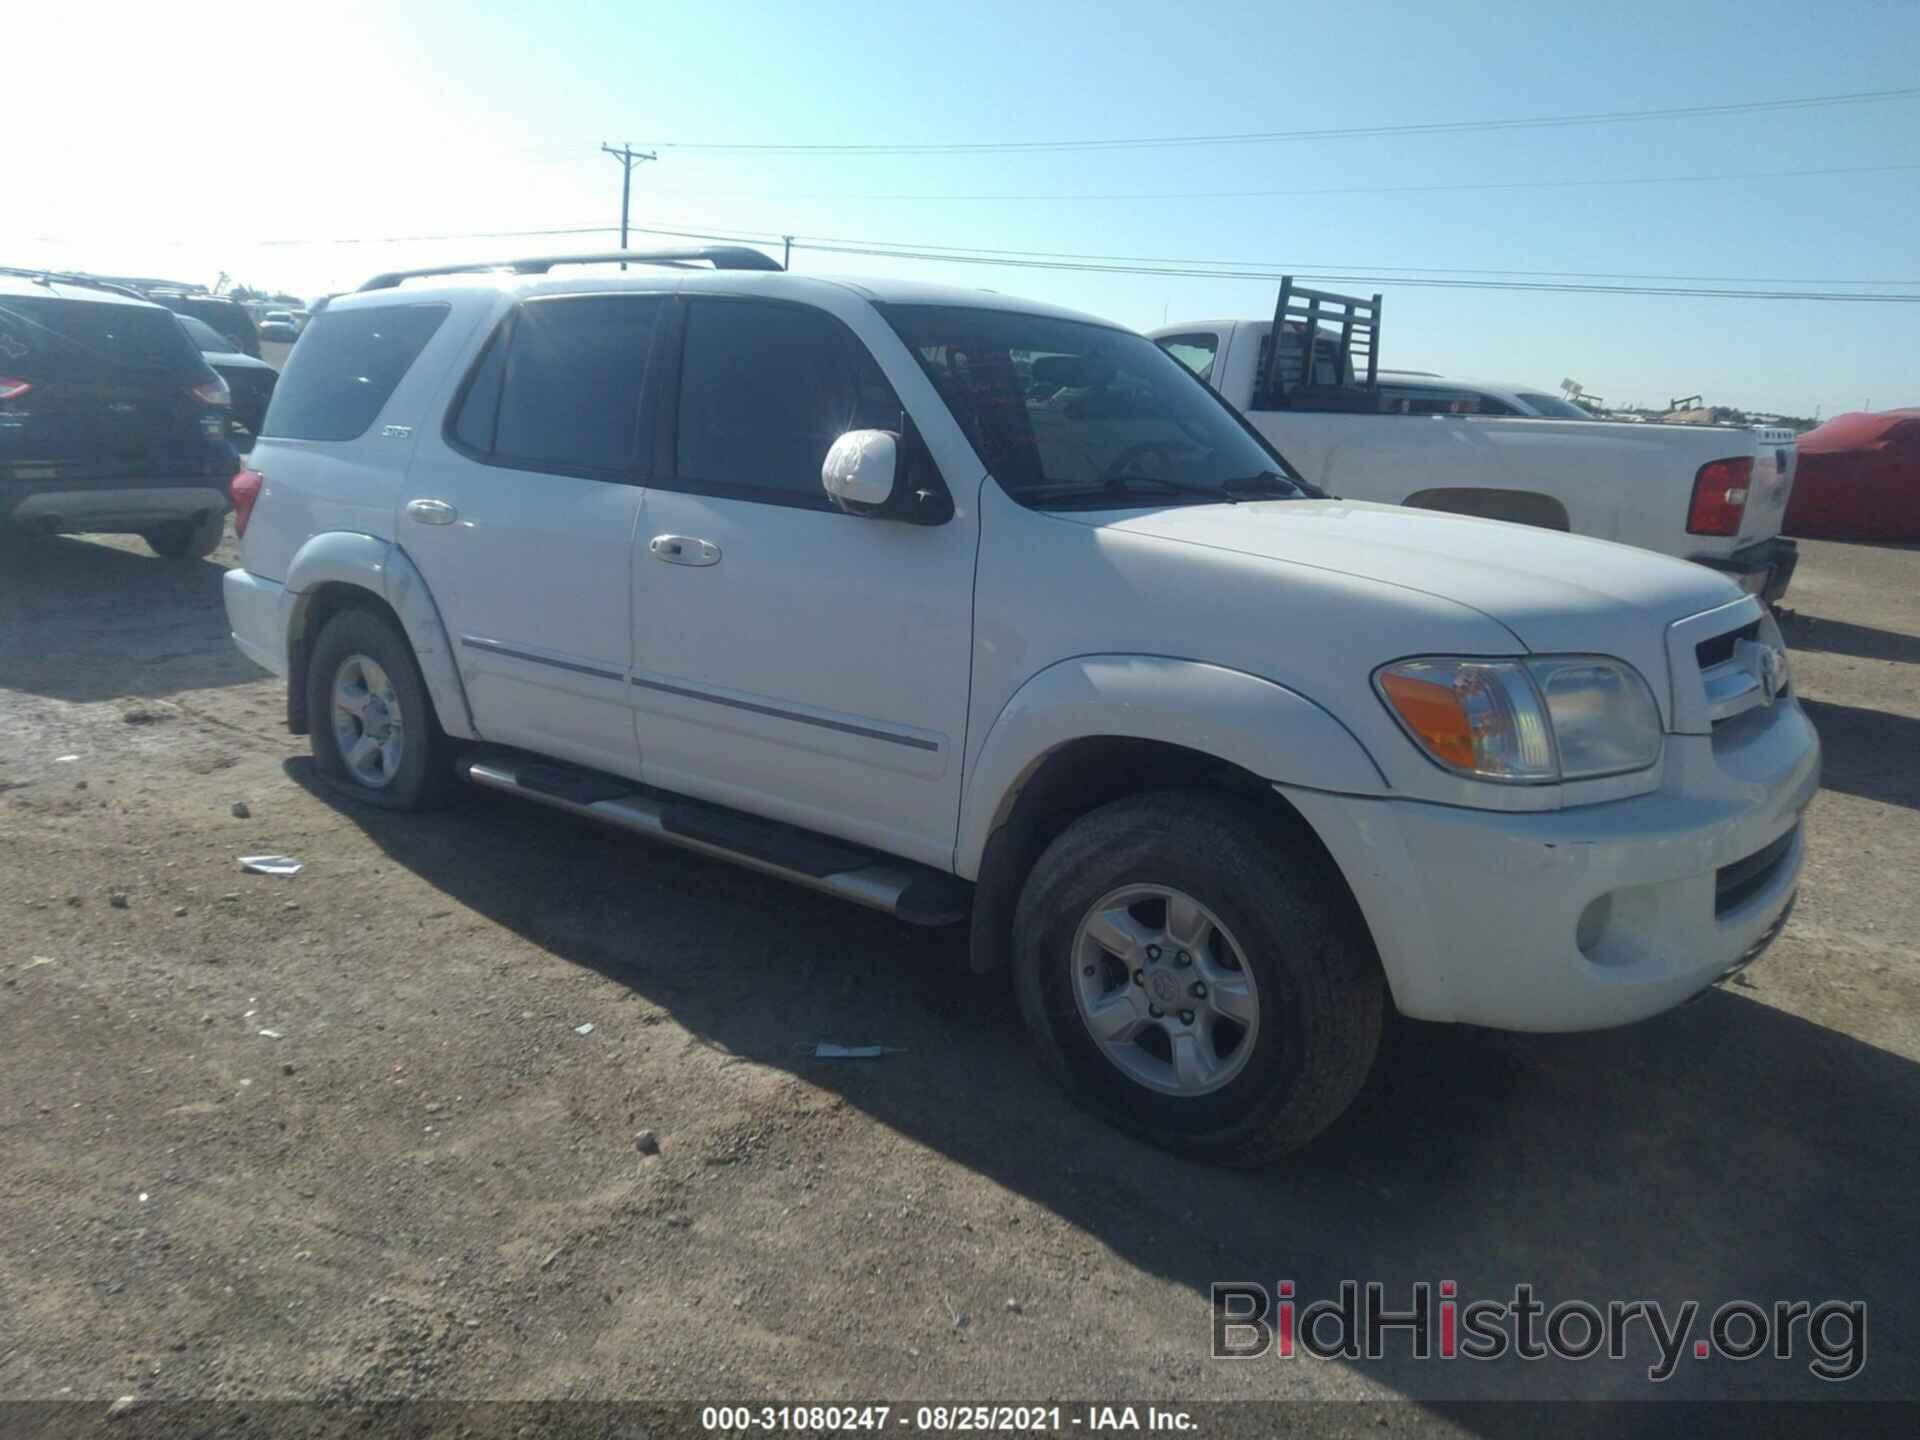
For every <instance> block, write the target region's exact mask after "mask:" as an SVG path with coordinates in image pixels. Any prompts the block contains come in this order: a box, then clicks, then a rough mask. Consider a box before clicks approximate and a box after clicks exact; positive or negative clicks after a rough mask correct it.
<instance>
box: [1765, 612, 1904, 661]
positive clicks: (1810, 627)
mask: <svg viewBox="0 0 1920 1440" xmlns="http://www.w3.org/2000/svg"><path fill="white" fill-rule="evenodd" d="M1781 628H1782V629H1783V631H1784V632H1785V635H1786V641H1787V644H1788V645H1789V646H1790V647H1791V648H1793V649H1795V650H1817V651H1821V652H1823V653H1825V654H1828V655H1852V656H1855V657H1857V658H1859V659H1862V660H1895V661H1899V662H1900V663H1902V664H1907V665H1915V664H1920V635H1904V634H1902V633H1901V632H1899V631H1898V630H1881V629H1878V628H1877V627H1875V626H1872V625H1855V624H1853V623H1852V622H1851V621H1847V620H1827V619H1823V618H1822V617H1820V616H1816V615H1806V614H1802V613H1799V612H1795V613H1794V614H1792V615H1790V616H1788V617H1787V618H1786V621H1785V623H1784V624H1783V625H1782V627H1781Z"/></svg>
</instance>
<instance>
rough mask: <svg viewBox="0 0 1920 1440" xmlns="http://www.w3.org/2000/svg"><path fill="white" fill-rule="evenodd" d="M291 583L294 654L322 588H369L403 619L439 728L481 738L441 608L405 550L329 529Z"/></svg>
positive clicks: (296, 563) (294, 569)
mask: <svg viewBox="0 0 1920 1440" xmlns="http://www.w3.org/2000/svg"><path fill="white" fill-rule="evenodd" d="M286 584H287V595H288V597H289V601H290V605H289V611H288V615H287V636H288V653H289V654H292V653H293V651H294V642H295V641H296V640H297V638H298V637H299V636H300V635H302V634H303V633H304V632H305V630H306V624H307V610H308V606H309V605H311V604H312V601H313V597H314V595H315V593H316V592H317V591H318V590H319V589H320V587H321V586H323V585H328V584H342V585H353V586H357V587H358V588H360V589H362V590H370V591H372V592H373V593H374V594H375V595H378V596H380V597H381V598H382V599H383V600H385V601H386V602H387V604H388V605H390V606H392V607H393V612H394V614H396V615H398V616H399V617H400V626H401V628H402V629H403V630H405V631H406V632H407V639H408V640H409V641H410V642H411V643H412V645H413V653H414V655H415V656H416V657H417V658H418V660H419V661H420V674H421V675H422V677H424V678H425V680H426V682H427V693H428V694H429V695H431V696H432V697H433V708H434V712H435V714H436V715H438V717H439V720H440V728H441V729H443V730H445V731H446V732H447V734H449V735H452V736H454V737H455V738H457V739H461V740H477V739H480V738H481V736H480V732H479V731H478V730H477V729H475V728H474V724H473V712H472V710H471V709H470V708H469V707H468V705H467V691H466V686H465V684H463V683H462V681H461V679H460V670H459V666H458V665H457V664H456V663H455V660H454V651H453V646H452V644H451V643H450V642H449V640H448V637H447V628H446V625H445V624H444V623H443V622H442V620H441V618H440V608H439V606H437V605H435V604H434V601H433V595H432V594H431V593H430V592H429V591H428V589H427V582H426V581H425V580H424V579H422V578H421V575H420V572H419V570H418V569H416V568H415V567H414V563H413V561H412V560H410V559H408V558H407V552H406V551H404V550H402V549H401V548H400V547H399V546H397V545H395V544H393V543H392V542H391V541H388V540H380V539H376V538H375V537H374V536H372V535H360V534H355V533H351V532H347V531H330V532H328V533H326V534H321V535H316V536H314V537H313V538H312V539H311V540H309V541H307V542H306V544H304V545H302V546H301V547H300V548H299V550H297V551H295V552H294V556H293V561H292V563H291V564H290V565H289V566H288V567H287V582H286Z"/></svg>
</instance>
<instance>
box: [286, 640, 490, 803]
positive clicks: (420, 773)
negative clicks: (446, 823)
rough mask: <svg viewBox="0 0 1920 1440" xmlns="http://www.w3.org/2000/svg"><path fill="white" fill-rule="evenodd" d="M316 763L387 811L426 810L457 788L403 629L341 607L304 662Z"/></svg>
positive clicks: (336, 784)
mask: <svg viewBox="0 0 1920 1440" xmlns="http://www.w3.org/2000/svg"><path fill="white" fill-rule="evenodd" d="M306 683H307V723H308V725H309V727H310V729H311V739H312V743H313V759H314V763H315V765H317V766H318V767H319V769H320V773H321V775H322V776H324V777H325V778H326V779H327V781H328V782H329V783H331V784H332V785H333V786H334V788H335V789H337V790H342V791H344V792H346V793H347V794H349V795H351V796H353V798H355V799H356V800H361V801H364V802H365V803H367V804H369V805H378V806H380V807H381V808H382V809H386V810H425V809H429V808H431V807H433V806H435V805H438V804H440V803H442V802H444V801H445V799H446V797H447V795H448V793H449V792H450V791H451V790H452V789H453V783H454V779H453V766H452V760H451V756H450V755H449V754H448V751H449V750H450V748H451V747H450V746H449V744H448V742H447V737H446V735H445V734H444V733H443V732H442V731H441V729H440V726H439V722H438V721H437V720H436V719H435V717H434V713H433V702H432V700H431V699H430V698H429V696H428V695H427V683H426V681H425V680H424V679H422V678H421V675H420V666H419V663H418V662H417V661H416V660H415V659H414V657H413V647H412V645H410V644H409V643H408V642H407V637H406V635H405V634H404V633H403V632H402V631H401V629H400V627H399V626H398V625H396V624H394V622H393V621H391V620H389V619H388V618H387V617H386V616H384V615H379V614H376V613H374V612H373V611H371V610H358V609H356V610H342V611H341V612H340V613H339V614H337V615H335V616H334V617H333V618H332V619H330V620H329V621H327V623H326V624H325V625H324V626H322V627H321V630H320V635H319V637H318V638H317V639H316V640H315V641H314V643H313V653H312V656H311V658H310V659H309V660H308V662H307V676H306Z"/></svg>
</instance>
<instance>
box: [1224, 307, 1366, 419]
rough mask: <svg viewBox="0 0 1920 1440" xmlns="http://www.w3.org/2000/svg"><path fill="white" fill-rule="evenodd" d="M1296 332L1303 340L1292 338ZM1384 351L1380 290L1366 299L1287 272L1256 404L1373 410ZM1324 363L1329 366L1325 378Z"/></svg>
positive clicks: (1257, 406)
mask: <svg viewBox="0 0 1920 1440" xmlns="http://www.w3.org/2000/svg"><path fill="white" fill-rule="evenodd" d="M1323 326H1325V327H1326V328H1322V327H1323ZM1295 336H1298V337H1299V340H1298V343H1288V342H1290V341H1292V339H1293V337H1295ZM1379 352H1380V297H1379V296H1378V295H1375V296H1374V297H1373V298H1372V299H1371V300H1362V299H1361V298H1359V297H1358V296H1356V295H1336V294H1334V293H1333V292H1332V291H1330V290H1309V289H1307V288H1306V287H1304V286H1300V285H1295V284H1294V283H1293V277H1292V276H1291V275H1283V276H1281V278H1280V298H1279V301H1278V302H1277V303H1276V304H1275V305H1274V307H1273V330H1272V332H1271V333H1270V334H1269V335H1268V337H1267V343H1266V346H1265V347H1264V349H1263V352H1262V354H1261V357H1260V360H1261V364H1260V372H1259V374H1258V376H1257V377H1256V379H1255V381H1254V387H1253V408H1254V409H1256V410H1291V409H1296V408H1302V409H1304V408H1312V409H1316V410H1335V409H1338V410H1370V409H1373V408H1375V407H1376V406H1377V404H1378V396H1379V378H1380V369H1379V366H1380V354H1379ZM1363 362H1364V364H1363ZM1323 368H1327V369H1329V370H1330V373H1328V374H1326V375H1325V376H1324V378H1323V376H1322V373H1321V372H1322V369H1323ZM1362 374H1364V375H1365V377H1366V378H1365V379H1364V380H1362V379H1361V378H1360V376H1361V375H1362ZM1303 402H1307V403H1303Z"/></svg>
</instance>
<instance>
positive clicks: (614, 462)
mask: <svg viewBox="0 0 1920 1440" xmlns="http://www.w3.org/2000/svg"><path fill="white" fill-rule="evenodd" d="M665 304H666V297H665V296H661V295H568V296H562V297H560V298H557V299H552V300H530V301H528V302H527V303H526V304H524V305H522V306H521V307H520V309H519V310H518V311H517V312H516V313H515V315H514V317H513V320H512V322H511V324H510V325H509V327H508V328H507V329H506V331H505V332H504V333H503V334H502V335H497V336H495V337H494V341H493V343H492V345H490V346H489V347H488V354H487V356H486V357H485V358H484V359H483V360H482V361H481V365H480V368H479V370H478V371H476V372H475V374H474V379H473V384H472V385H471V386H470V387H469V389H468V391H467V397H466V403H465V404H463V405H462V407H461V414H460V418H459V420H458V421H457V422H456V424H455V432H454V433H455V436H456V438H459V439H461V440H462V442H463V443H469V444H470V445H471V448H473V449H476V450H491V452H492V459H493V460H495V461H496V462H497V463H499V464H502V465H513V466H515V467H517V468H522V469H528V470H558V471H573V470H589V471H609V470H611V471H624V470H629V469H631V468H632V466H633V465H634V463H635V461H636V460H637V458H638V456H639V453H640V450H639V445H640V394H641V391H642V390H643V389H644V387H645V385H646V379H647V355H648V352H649V351H650V350H651V349H652V348H653V332H654V328H655V327H656V326H657V325H658V324H659V321H660V314H661V308H662V307H663V306H664V305H665ZM301 343H302V344H305V343H306V342H305V341H304V340H303V341H302V342H301ZM502 350H504V352H505V353H504V354H503V355H502V356H500V360H501V361H504V365H503V366H502V365H501V364H500V363H499V362H498V361H496V358H495V353H494V352H497V351H502ZM489 390H492V391H494V392H495V394H496V395H497V401H496V402H495V404H496V405H497V409H496V414H495V419H494V423H493V427H492V428H493V443H492V445H491V446H482V445H480V444H478V443H474V442H473V441H469V440H468V439H467V437H469V436H471V437H474V440H475V441H477V438H478V437H479V436H480V434H482V433H483V431H484V430H485V428H486V410H487V408H488V391H489ZM469 411H472V413H471V414H469V413H468V412H469Z"/></svg>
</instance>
